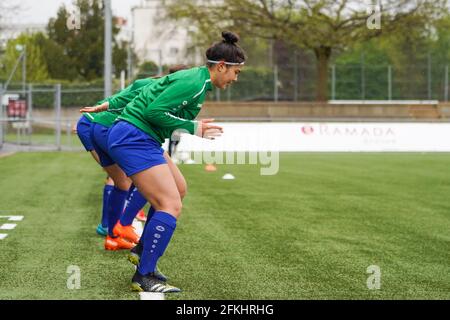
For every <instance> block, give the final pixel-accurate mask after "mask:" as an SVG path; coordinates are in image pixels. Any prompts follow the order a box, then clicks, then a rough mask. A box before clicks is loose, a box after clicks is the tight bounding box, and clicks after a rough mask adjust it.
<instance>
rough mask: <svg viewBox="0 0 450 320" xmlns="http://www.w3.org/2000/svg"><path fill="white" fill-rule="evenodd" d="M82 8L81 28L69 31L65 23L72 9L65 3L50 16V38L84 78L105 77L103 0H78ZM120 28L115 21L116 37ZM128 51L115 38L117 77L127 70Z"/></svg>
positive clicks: (77, 3) (114, 32)
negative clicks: (54, 16) (67, 7)
mask: <svg viewBox="0 0 450 320" xmlns="http://www.w3.org/2000/svg"><path fill="white" fill-rule="evenodd" d="M75 4H76V6H77V7H78V8H80V14H81V16H80V21H81V26H80V29H79V30H77V29H74V30H69V29H68V28H67V26H66V24H67V18H68V17H69V12H68V11H67V9H66V7H65V6H64V5H63V6H61V7H60V8H59V10H58V13H57V16H56V18H52V19H50V21H49V23H48V26H47V30H48V35H49V38H50V39H51V40H53V41H54V42H56V43H57V44H58V45H59V46H61V47H62V48H63V50H64V53H65V54H66V55H67V57H68V58H69V59H70V61H71V63H72V64H73V66H74V68H75V70H76V71H77V73H78V75H79V76H81V77H82V78H83V79H85V80H88V81H89V80H92V79H95V78H100V77H102V76H103V70H104V47H103V46H104V14H103V7H102V1H100V0H77V1H76V3H75ZM119 31H120V29H119V28H118V27H117V26H116V25H115V24H114V23H113V30H112V33H113V37H114V36H116V35H117V34H118V33H119ZM126 57H127V52H126V48H125V46H123V45H119V44H118V43H117V42H116V41H114V44H113V63H114V70H115V74H116V76H118V75H119V74H120V71H121V70H123V69H125V66H126Z"/></svg>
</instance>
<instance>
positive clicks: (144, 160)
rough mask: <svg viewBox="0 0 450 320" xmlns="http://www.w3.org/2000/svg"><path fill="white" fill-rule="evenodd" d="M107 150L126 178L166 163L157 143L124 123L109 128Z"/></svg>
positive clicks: (162, 150)
mask: <svg viewBox="0 0 450 320" xmlns="http://www.w3.org/2000/svg"><path fill="white" fill-rule="evenodd" d="M108 150H109V155H110V156H111V157H112V158H113V159H114V161H115V162H116V163H117V164H118V165H119V166H120V167H121V168H122V170H123V171H124V172H125V173H126V175H127V176H128V177H130V176H132V175H134V174H136V173H139V172H141V171H144V170H146V169H149V168H151V167H154V166H157V165H160V164H166V163H167V161H166V159H165V158H164V149H163V148H161V145H160V144H159V143H158V141H156V140H155V139H154V138H152V137H151V136H150V135H148V134H147V133H145V132H144V131H142V130H141V129H139V128H137V127H136V126H134V125H132V124H131V123H129V122H126V121H119V122H117V123H116V124H114V125H113V126H112V127H111V130H110V131H109V136H108Z"/></svg>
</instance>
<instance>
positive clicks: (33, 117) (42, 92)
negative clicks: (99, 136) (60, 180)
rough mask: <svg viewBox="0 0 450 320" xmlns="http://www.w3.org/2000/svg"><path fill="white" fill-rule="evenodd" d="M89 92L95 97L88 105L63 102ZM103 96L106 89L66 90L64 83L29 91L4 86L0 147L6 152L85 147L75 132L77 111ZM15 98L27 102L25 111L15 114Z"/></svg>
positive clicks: (31, 86) (0, 97) (1, 95)
mask: <svg viewBox="0 0 450 320" xmlns="http://www.w3.org/2000/svg"><path fill="white" fill-rule="evenodd" d="M86 94H90V95H92V94H94V96H95V97H94V98H93V100H92V101H91V100H89V101H90V103H88V104H84V103H80V104H76V105H70V106H64V105H63V101H64V100H66V101H67V100H71V101H76V100H77V97H82V96H83V95H86ZM103 95H104V91H103V89H97V88H93V89H83V90H80V89H78V90H73V89H66V90H63V89H62V86H61V85H60V84H56V85H53V86H42V87H39V86H36V85H28V86H27V88H26V90H25V91H23V90H17V89H15V90H14V89H12V90H7V91H2V90H1V87H0V101H1V102H2V103H0V105H1V107H0V148H3V150H4V151H5V150H6V151H8V150H11V151H34V150H38V151H41V150H47V151H52V150H54V151H60V150H69V151H71V150H73V151H76V150H82V149H83V147H82V145H81V143H80V141H79V139H78V136H77V135H76V133H75V131H74V127H75V126H76V123H77V121H78V119H79V116H80V115H79V114H78V113H77V110H78V109H79V107H80V106H83V105H93V104H94V103H95V102H96V101H98V100H100V99H101V98H102V97H103ZM70 96H71V97H70ZM68 97H69V98H68ZM11 101H15V102H17V101H19V102H22V101H23V102H25V106H26V107H25V111H24V112H19V111H18V112H17V113H14V112H13V113H11Z"/></svg>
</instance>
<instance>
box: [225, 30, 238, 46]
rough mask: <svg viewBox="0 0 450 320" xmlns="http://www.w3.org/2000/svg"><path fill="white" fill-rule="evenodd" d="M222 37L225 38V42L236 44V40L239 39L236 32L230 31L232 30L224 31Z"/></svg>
mask: <svg viewBox="0 0 450 320" xmlns="http://www.w3.org/2000/svg"><path fill="white" fill-rule="evenodd" d="M222 38H223V42H225V43H229V44H235V43H236V42H238V41H239V37H238V36H237V35H236V34H235V33H233V32H230V31H223V32H222Z"/></svg>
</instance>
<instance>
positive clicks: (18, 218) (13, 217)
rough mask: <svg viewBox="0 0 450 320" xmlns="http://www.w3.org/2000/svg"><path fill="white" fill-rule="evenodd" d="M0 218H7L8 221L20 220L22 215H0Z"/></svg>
mask: <svg viewBox="0 0 450 320" xmlns="http://www.w3.org/2000/svg"><path fill="white" fill-rule="evenodd" d="M0 218H9V219H8V220H9V221H22V220H23V216H0Z"/></svg>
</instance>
